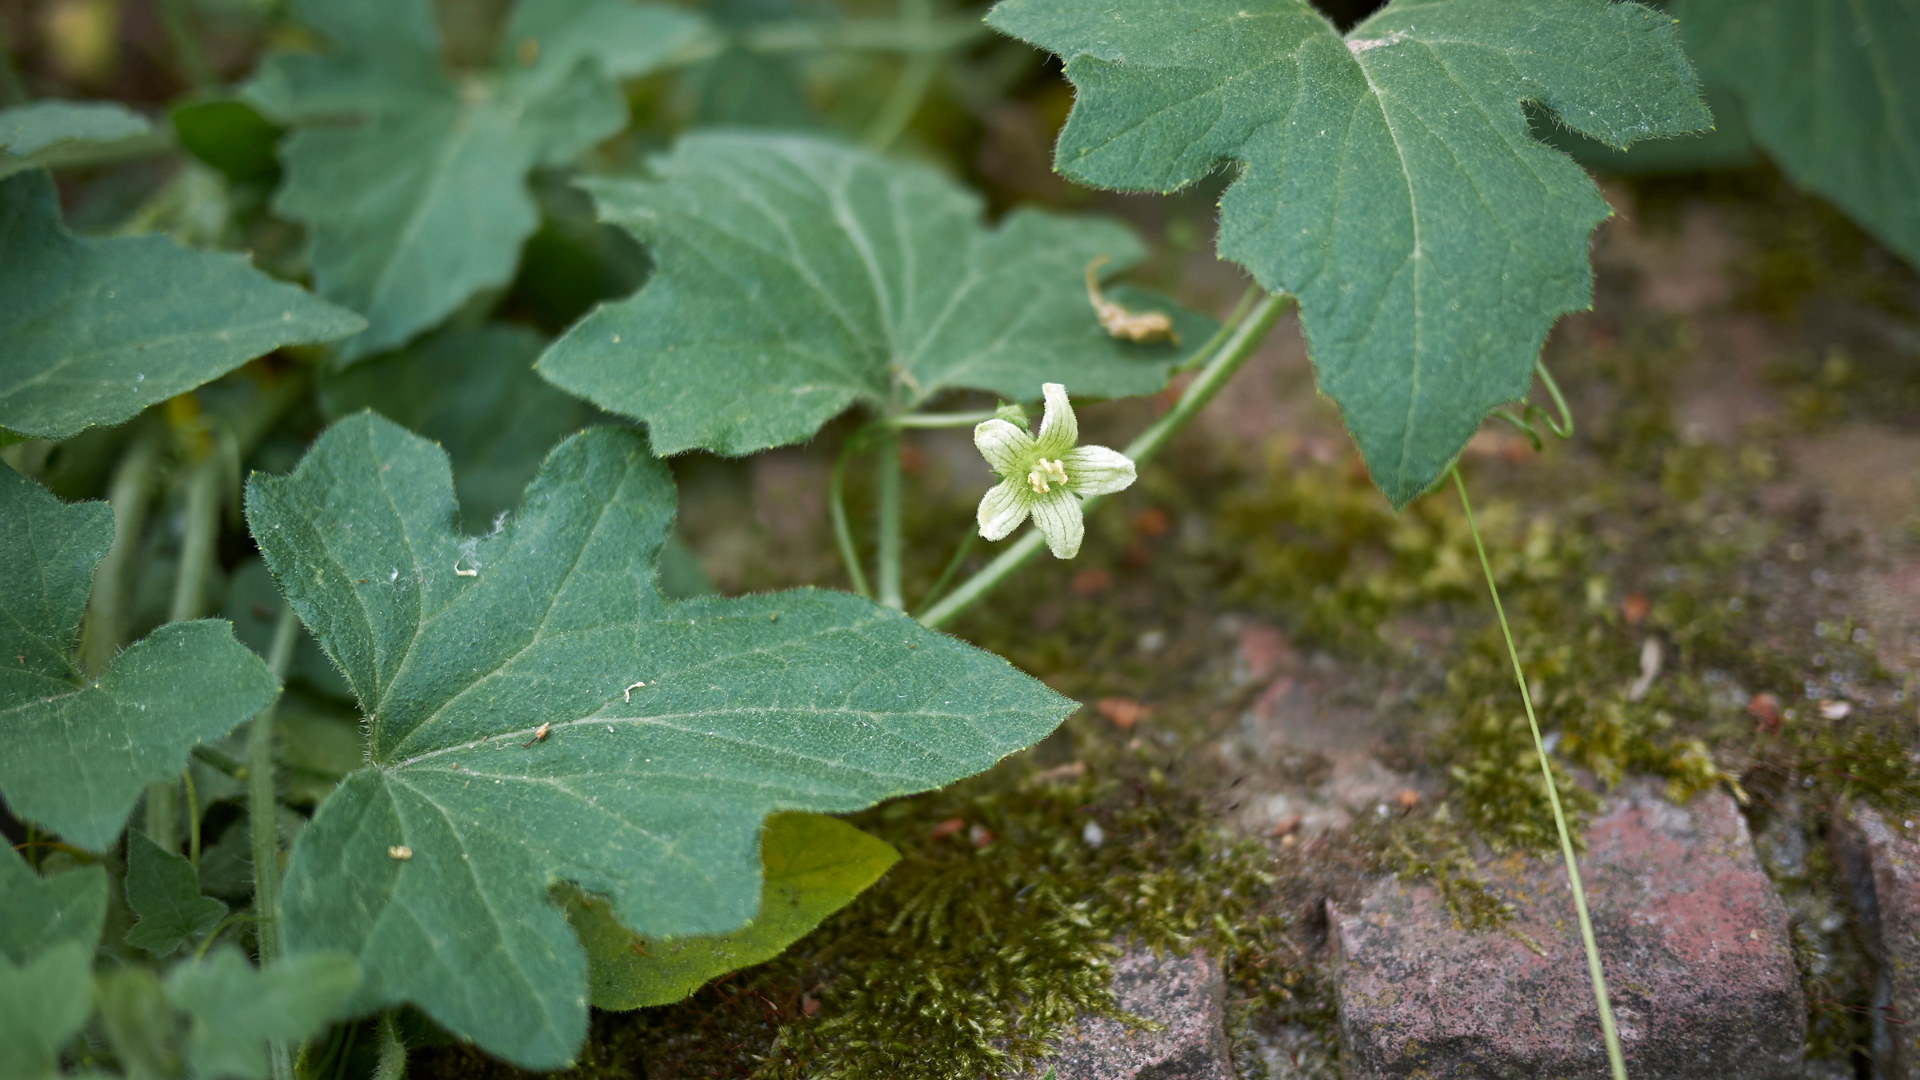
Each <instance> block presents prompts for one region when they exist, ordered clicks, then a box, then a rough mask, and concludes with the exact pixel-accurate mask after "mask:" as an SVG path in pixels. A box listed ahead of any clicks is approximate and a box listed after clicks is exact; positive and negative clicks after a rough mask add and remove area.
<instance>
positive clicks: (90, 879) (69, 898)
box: [0, 845, 107, 964]
mask: <svg viewBox="0 0 1920 1080" xmlns="http://www.w3.org/2000/svg"><path fill="white" fill-rule="evenodd" d="M0 912H5V913H6V917H5V918H0V957H5V958H6V959H8V960H11V961H13V962H14V963H16V964H24V963H26V962H27V961H29V960H31V959H33V958H34V957H36V956H39V955H40V954H41V953H43V952H46V951H47V950H48V949H51V948H52V947H54V946H55V945H59V944H61V943H62V942H67V941H77V942H79V943H80V944H82V945H85V946H86V947H87V949H88V951H89V952H91V951H92V949H93V947H94V945H96V944H98V943H99V941H100V927H101V926H102V925H103V924H104V923H105V922H106V918H107V872H106V870H104V869H103V868H101V867H98V866H86V867H82V868H80V869H78V870H70V871H68V872H66V873H64V874H55V875H54V876H53V877H50V878H43V877H41V876H40V875H39V874H37V873H35V872H34V869H33V867H31V866H29V865H28V864H27V860H25V859H23V858H21V857H20V853H19V852H17V851H14V850H13V849H12V845H7V850H6V851H5V852H0Z"/></svg>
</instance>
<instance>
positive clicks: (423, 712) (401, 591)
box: [247, 413, 1073, 1069]
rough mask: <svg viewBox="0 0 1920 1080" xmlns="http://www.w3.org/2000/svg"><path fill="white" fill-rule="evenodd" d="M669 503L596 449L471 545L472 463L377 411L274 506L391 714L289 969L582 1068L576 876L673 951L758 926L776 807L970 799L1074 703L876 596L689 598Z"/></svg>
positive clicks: (299, 594) (360, 679)
mask: <svg viewBox="0 0 1920 1080" xmlns="http://www.w3.org/2000/svg"><path fill="white" fill-rule="evenodd" d="M673 503H674V499H673V486H672V482H671V479H670V478H669V475H668V473H667V470H666V466H665V465H663V464H662V463H661V462H660V461H658V460H657V459H656V458H655V457H654V456H653V453H652V451H651V450H650V449H649V448H648V446H647V444H646V442H645V440H644V439H642V438H641V437H640V436H639V435H638V434H636V433H634V432H630V431H623V430H618V429H612V428H596V429H592V430H589V431H587V432H584V433H582V434H579V435H576V436H574V437H573V438H570V439H568V440H567V441H566V442H564V443H562V444H561V445H560V446H559V447H558V448H556V449H555V450H554V451H553V453H552V454H551V455H550V456H549V457H548V458H547V461H546V463H545V465H543V466H542V468H541V470H540V473H539V475H538V476H537V477H536V478H535V479H534V481H533V483H532V484H531V485H530V486H529V487H528V489H527V493H526V498H525V501H524V503H523V505H522V507H521V509H520V511H519V513H518V514H517V515H516V516H515V517H513V518H511V519H510V520H508V521H507V522H505V523H504V524H503V525H502V527H501V528H500V529H499V530H498V531H495V532H493V533H490V534H489V535H487V536H485V537H478V538H474V537H467V538H463V537H461V536H460V535H459V534H458V533H456V532H455V531H454V529H453V528H452V522H453V520H454V496H453V482H452V478H451V476H450V475H449V472H448V467H447V458H446V455H445V454H444V453H442V452H441V451H440V450H439V449H437V448H436V447H434V446H433V445H432V444H430V443H428V442H427V441H426V440H424V439H422V438H420V437H418V436H416V435H413V434H410V433H409V432H407V431H405V430H403V429H401V428H400V427H398V426H396V425H395V424H393V423H392V422H390V421H388V420H385V419H382V418H380V417H378V416H374V415H371V414H364V413H363V414H360V415H358V416H354V417H351V418H349V419H347V420H343V421H341V422H340V423H338V424H335V425H334V426H333V427H332V428H331V429H329V430H328V431H327V432H326V433H325V434H323V435H322V436H321V437H320V438H319V439H318V440H317V441H316V442H315V443H314V446H313V448H312V450H311V451H310V452H309V453H308V454H307V456H306V458H305V459H304V460H303V461H302V462H301V464H300V466H299V467H298V468H297V469H296V470H295V471H294V472H293V473H292V474H291V475H290V476H287V477H285V478H279V479H273V478H267V477H259V476H256V477H255V478H254V479H253V480H252V481H251V482H250V483H249V485H248V494H247V520H248V523H249V525H250V526H251V528H252V531H253V535H254V538H255V540H256V541H257V542H258V543H259V545H260V549H261V551H262V553H263V554H264V555H265V556H266V559H267V563H268V565H269V566H270V567H271V568H272V569H273V572H274V576H275V578H276V579H277V580H278V581H279V582H280V584H281V587H282V588H283V589H284V590H285V591H286V593H287V598H288V600H289V602H291V603H292V604H293V606H294V610H295V611H297V612H298V613H299V615H300V618H301V619H302V620H303V621H304V622H305V623H306V624H307V626H308V627H309V628H311V629H312V630H313V631H314V634H315V636H316V637H317V638H319V640H320V643H321V645H322V647H324V648H325V649H326V650H327V651H328V654H329V655H330V656H332V657H333V658H334V660H335V661H336V662H337V663H338V664H339V665H340V667H341V669H342V670H343V671H344V672H345V674H346V677H347V681H348V682H349V683H350V684H351V685H352V686H353V688H354V692H355V694H356V696H357V697H358V698H359V701H360V706H361V709H362V711H363V712H364V713H365V714H366V716H367V717H368V729H369V736H370V739H369V761H370V765H369V767H367V768H364V769H362V770H360V771H358V772H356V773H354V774H353V775H351V776H349V777H348V778H347V779H346V780H345V781H344V782H343V783H342V784H341V785H340V787H339V788H337V789H336V790H335V791H334V793H333V794H332V796H330V797H329V798H328V799H327V801H326V802H325V803H324V804H322V805H321V808H320V811H319V813H318V814H316V815H315V817H314V819H313V822H312V823H311V824H310V825H309V826H308V827H307V828H306V830H305V831H304V832H303V833H302V834H301V835H300V838H299V839H298V841H297V842H296V843H295V845H294V851H293V857H292V860H291V862H290V864H289V866H288V870H287V878H286V885H285V892H284V901H283V909H284V917H285V928H286V941H287V945H288V948H289V949H290V950H292V951H295V952H298V951H309V950H314V949H341V950H344V951H346V952H349V953H352V954H354V955H355V956H357V957H359V959H360V961H361V963H362V965H363V969H364V971H365V977H366V981H365V982H364V983H363V985H362V988H361V990H360V992H359V994H358V995H357V996H356V998H355V1004H356V1006H357V1007H359V1008H363V1009H365V1008H375V1007H381V1006H385V1005H390V1004H395V1003H398V1002H402V1001H411V1002H413V1003H415V1004H417V1005H419V1006H420V1007H421V1008H422V1009H424V1010H425V1011H426V1012H427V1013H428V1015H430V1016H432V1017H433V1019H434V1020H435V1021H436V1022H437V1023H439V1024H440V1025H442V1026H443V1027H445V1028H447V1029H448V1030H449V1031H451V1032H453V1033H455V1034H457V1035H460V1036H463V1037H465V1038H470V1039H472V1040H473V1041H474V1042H475V1043H476V1044H478V1045H479V1046H480V1047H481V1048H482V1049H484V1050H486V1051H487V1052H488V1053H491V1054H494V1055H497V1056H500V1057H504V1058H506V1059H508V1060H510V1061H512V1062H514V1063H516V1064H518V1065H520V1066H522V1067H524V1068H539V1069H549V1068H558V1067H560V1066H562V1065H564V1064H566V1063H567V1062H568V1061H569V1060H570V1059H571V1057H572V1055H573V1054H574V1052H575V1051H576V1050H577V1048H578V1047H579V1045H580V1042H581V1039H582V1038H583V1037H584V1035H585V1033H586V1017H587V1013H586V1010H587V994H588V984H587V965H586V958H585V955H584V953H583V952H582V950H581V948H580V945H579V943H578V942H577V941H576V940H575V939H574V936H573V934H572V933H571V932H570V931H569V929H568V927H567V923H566V920H565V918H564V917H563V915H562V914H561V912H560V911H559V909H558V908H557V907H556V906H555V905H554V904H553V903H552V902H551V901H550V899H549V888H550V887H551V886H552V885H554V884H555V883H556V882H560V881H566V882H571V883H573V884H574V885H577V886H578V887H580V888H582V889H584V890H586V891H588V892H592V893H597V894H600V895H602V896H606V897H608V898H609V899H610V902H611V904H612V907H613V914H614V917H615V918H616V919H618V920H619V921H620V923H622V924H623V925H625V926H628V927H631V928H632V929H634V930H635V931H637V932H640V933H643V934H646V935H647V936H649V937H659V936H675V937H677V936H685V935H691V934H719V933H727V932H730V931H732V930H735V929H737V928H739V927H740V926H742V925H744V924H745V923H747V922H748V921H749V920H750V919H751V918H752V917H753V915H754V913H755V911H756V908H757V905H758V901H759V896H760V855H759V850H758V848H759V839H760V831H761V822H762V821H763V820H764V819H765V818H766V816H767V815H768V814H770V813H772V812H774V811H778V810H816V811H823V812H841V811H851V810H854V809H858V808H860V807H864V806H868V805H871V804H873V803H874V802H876V801H878V800H881V799H885V798H889V797H892V796H895V795H902V794H906V793H909V792H914V791H921V790H925V789H927V788H931V787H936V786H939V785H942V784H946V783H949V782H951V781H953V780H956V779H958V778H960V777H963V776H966V775H969V774H971V773H974V772H977V771H979V770H981V769H984V768H986V767H988V766H990V765H991V764H993V762H995V761H997V760H999V759H1000V758H1002V757H1004V756H1005V755H1007V754H1009V753H1012V752H1013V751H1015V750H1018V749H1020V748H1022V747H1024V746H1027V745H1030V744H1031V743H1033V742H1034V741H1035V740H1037V739H1039V738H1041V737H1042V736H1044V735H1045V734H1046V733H1047V732H1049V731H1051V730H1052V729H1053V728H1054V727H1055V726H1056V725H1057V724H1059V722H1060V721H1061V720H1062V719H1063V718H1064V717H1065V716H1066V715H1067V713H1068V712H1070V711H1071V710H1072V708H1073V705H1072V703H1071V702H1069V701H1067V700H1066V699H1064V698H1062V697H1060V696H1059V695H1057V694H1055V693H1053V692H1052V691H1051V690H1049V689H1047V688H1046V687H1045V686H1043V685H1041V684H1040V683H1038V682H1036V681H1034V680H1033V679H1031V678H1028V677H1027V676H1025V675H1022V674H1020V673H1019V672H1017V671H1015V670H1014V669H1013V668H1011V667H1010V666H1008V665H1007V663H1006V662H1005V661H1003V660H1001V659H999V658H998V657H994V656H991V655H989V654H987V653H984V652H981V651H979V650H977V649H974V648H972V647H970V646H968V645H965V644H962V643H960V642H958V641H955V640H954V639H952V638H949V637H946V636H944V635H941V634H937V633H934V632H932V631H929V630H927V629H925V628H923V627H921V626H920V625H919V624H918V623H915V622H914V621H913V620H912V619H910V618H908V617H907V616H905V615H904V614H902V613H900V612H897V611H893V610H890V609H885V608H881V607H878V606H876V605H874V604H872V603H870V602H868V601H865V600H862V599H860V598H858V597H854V596H850V595H846V594H841V593H830V592H820V591H816V590H810V589H803V590H797V591H792V592H784V593H774V594H769V595H762V596H752V597H745V598H741V599H721V598H704V599H699V600H691V601H686V602H678V603H676V602H672V601H668V600H665V599H664V598H662V597H661V596H660V595H659V594H658V593H657V591H656V589H655V585H654V579H655V564H654V559H655V552H656V551H657V550H658V549H659V547H660V545H661V542H662V539H663V538H664V537H665V535H666V533H667V530H668V528H669V526H670V523H671V521H672V517H673ZM467 571H470V572H471V576H464V574H463V572H467ZM641 681H645V682H646V683H647V685H646V686H644V687H642V686H636V685H635V684H636V683H639V682H641ZM629 699H630V700H629ZM542 732H544V733H545V734H544V737H543V736H542Z"/></svg>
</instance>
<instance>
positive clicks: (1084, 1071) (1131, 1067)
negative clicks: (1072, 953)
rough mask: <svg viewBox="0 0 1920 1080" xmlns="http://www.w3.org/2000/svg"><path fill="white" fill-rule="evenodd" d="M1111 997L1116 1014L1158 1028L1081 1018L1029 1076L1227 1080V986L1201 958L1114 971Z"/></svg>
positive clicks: (1129, 960) (1140, 962)
mask: <svg viewBox="0 0 1920 1080" xmlns="http://www.w3.org/2000/svg"><path fill="white" fill-rule="evenodd" d="M1113 994H1114V998H1115V999H1116V1001H1117V1002H1118V1004H1119V1006H1120V1009H1121V1010H1122V1011H1123V1012H1128V1013H1132V1014H1133V1015H1135V1016H1138V1017H1141V1018H1143V1019H1146V1020H1151V1021H1153V1022H1155V1023H1157V1024H1160V1025H1162V1027H1161V1029H1160V1030H1158V1031H1145V1030H1141V1029H1138V1028H1131V1027H1128V1026H1127V1025H1125V1024H1122V1023H1120V1022H1119V1021H1117V1020H1109V1019H1107V1018H1106V1017H1101V1016H1087V1017H1082V1018H1081V1019H1080V1020H1079V1022H1078V1023H1077V1024H1076V1025H1075V1026H1074V1029H1073V1030H1071V1031H1069V1032H1068V1033H1067V1035H1066V1036H1065V1037H1063V1038H1062V1039H1061V1040H1060V1042H1059V1044H1058V1049H1059V1055H1058V1056H1057V1057H1054V1058H1051V1059H1049V1060H1047V1061H1044V1062H1042V1063H1041V1064H1040V1067H1039V1068H1038V1069H1036V1070H1035V1071H1034V1073H1033V1075H1034V1076H1035V1077H1042V1076H1045V1075H1046V1073H1047V1069H1048V1068H1052V1069H1053V1070H1054V1076H1055V1077H1056V1078H1057V1080H1233V1064H1232V1061H1231V1059H1230V1057H1229V1055H1228V1052H1227V1035H1226V980H1225V979H1224V977H1223V976H1222V975H1221V972H1220V967H1219V965H1218V964H1215V963H1214V962H1213V961H1212V960H1211V959H1210V958H1208V957H1207V955H1206V954H1205V953H1198V952H1196V953H1193V954H1191V955H1188V956H1164V957H1156V956H1154V954H1153V951H1152V950H1150V949H1136V950H1133V951H1130V952H1128V953H1126V954H1125V955H1124V956H1121V957H1120V958H1119V959H1117V960H1115V961H1114V964H1113Z"/></svg>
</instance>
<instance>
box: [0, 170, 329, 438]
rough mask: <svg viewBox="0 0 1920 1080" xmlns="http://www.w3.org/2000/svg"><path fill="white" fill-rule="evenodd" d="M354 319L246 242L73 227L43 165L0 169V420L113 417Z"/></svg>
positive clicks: (51, 424) (72, 428) (63, 430)
mask: <svg viewBox="0 0 1920 1080" xmlns="http://www.w3.org/2000/svg"><path fill="white" fill-rule="evenodd" d="M362 325H364V323H363V322H362V321H361V319H360V318H359V316H357V315H354V314H353V313H352V312H350V311H344V310H342V309H340V308H337V307H334V306H333V305H332V304H328V303H326V302H324V301H322V300H319V299H318V298H316V297H314V296H313V295H311V294H310V293H307V292H305V291H303V290H301V289H299V288H296V287H294V286H292V285H287V284H283V283H281V282H277V281H274V280H273V279H271V278H269V277H267V276H266V275H264V274H261V273H260V272H258V271H256V270H255V269H253V267H252V266H251V265H250V264H249V263H248V262H247V259H246V256H244V255H236V254H227V253H215V252H208V251H188V250H186V249H184V248H181V247H178V246H176V245H175V244H174V243H173V241H171V240H168V239H166V238H165V237H161V236H134V237H126V238H121V239H112V240H86V239H81V238H79V237H76V236H74V235H72V234H71V233H69V232H67V231H66V229H65V228H63V227H62V226H61V224H60V209H59V204H58V203H57V202H56V201H55V200H54V192H53V182H52V181H51V180H49V179H48V178H47V174H46V173H45V172H43V171H40V170H37V169H36V170H32V171H29V172H23V173H18V174H16V175H14V176H11V177H8V178H6V179H4V180H0V341H4V342H5V343H6V347H5V348H4V349H0V425H4V426H5V427H7V428H11V429H12V430H14V431H17V432H20V433H21V434H23V435H31V436H35V437H38V438H43V439H64V438H67V437H68V436H70V435H73V434H75V433H76V432H78V431H80V430H81V429H82V428H85V427H90V426H92V425H94V424H117V423H119V422H121V421H122V420H125V419H127V418H128V417H131V416H133V415H134V414H135V413H137V412H139V411H140V410H141V409H144V408H146V407H147V406H148V405H151V404H153V403H154V402H156V401H162V400H165V399H166V398H170V397H172V396H174V395H175V394H180V393H184V392H186V391H188V390H191V389H193V388H194V387H196V386H199V385H200V384H202V383H204V382H207V381H209V380H211V379H216V378H219V377H220V376H221V375H224V374H226V373H227V372H229V371H232V370H233V369H234V368H236V367H239V366H240V365H241V364H243V363H245V362H247V361H248V360H251V359H253V358H254V357H256V356H259V355H261V354H262V353H267V352H271V351H273V350H274V349H277V348H279V347H281V346H282V345H308V344H315V343H318V342H323V341H332V340H334V339H335V338H339V337H342V336H344V335H347V334H350V333H352V332H354V331H355V330H357V329H359V328H360V327H361V326H362Z"/></svg>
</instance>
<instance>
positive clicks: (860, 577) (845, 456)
mask: <svg viewBox="0 0 1920 1080" xmlns="http://www.w3.org/2000/svg"><path fill="white" fill-rule="evenodd" d="M865 435H866V430H865V429H864V428H863V429H861V430H859V431H856V432H854V433H853V434H851V435H849V436H847V437H846V440H845V441H843V442H842V443H841V444H840V455H839V456H838V457H836V458H835V459H834V461H833V478H832V479H831V480H829V481H828V482H827V516H828V517H830V518H832V519H833V539H834V541H835V542H836V543H838V544H839V545H840V561H841V562H842V563H844V564H846V567H847V577H848V579H849V580H850V581H852V583H853V591H854V592H856V593H858V594H860V595H861V596H864V597H866V598H867V599H869V600H871V599H873V590H872V589H870V588H868V587H867V572H866V571H865V570H863V569H861V567H860V549H859V548H856V547H855V546H854V544H853V526H852V525H850V524H848V522H847V463H848V462H849V461H851V460H853V455H854V453H855V452H856V451H858V449H859V444H860V441H861V439H862V438H864V437H865Z"/></svg>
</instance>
